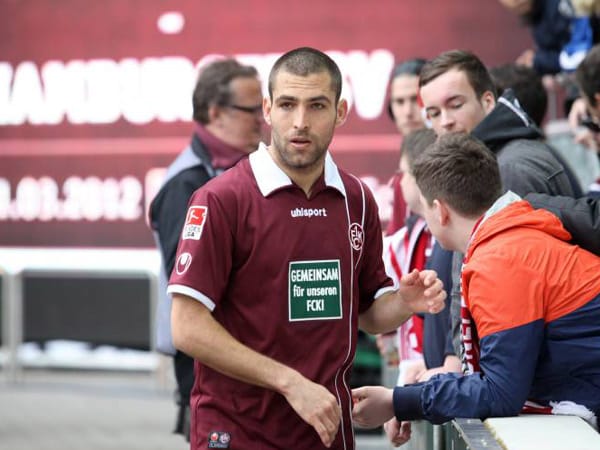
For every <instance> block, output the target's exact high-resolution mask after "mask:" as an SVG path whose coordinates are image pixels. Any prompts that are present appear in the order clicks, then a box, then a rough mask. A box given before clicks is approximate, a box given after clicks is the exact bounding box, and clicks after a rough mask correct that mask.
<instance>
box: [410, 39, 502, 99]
mask: <svg viewBox="0 0 600 450" xmlns="http://www.w3.org/2000/svg"><path fill="white" fill-rule="evenodd" d="M453 69H456V70H459V71H461V72H464V73H465V75H466V76H467V80H468V81H469V84H470V85H471V87H472V88H473V90H474V91H475V94H477V97H479V98H481V96H482V95H483V94H484V93H485V92H487V91H489V92H491V93H492V94H494V97H496V88H495V87H494V83H493V82H492V78H491V77H490V74H489V73H488V71H487V69H486V67H485V65H484V64H483V62H481V60H480V59H479V58H478V57H477V56H475V54H474V53H471V52H469V51H467V50H449V51H447V52H444V53H442V54H440V55H438V56H436V57H435V58H433V59H432V60H430V61H428V62H426V63H425V65H424V66H423V69H422V70H421V75H420V76H419V87H423V86H425V85H427V84H428V83H429V82H431V81H433V80H435V79H436V78H437V77H439V76H440V75H443V74H445V73H446V72H449V71H450V70H453Z"/></svg>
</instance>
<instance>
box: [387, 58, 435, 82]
mask: <svg viewBox="0 0 600 450" xmlns="http://www.w3.org/2000/svg"><path fill="white" fill-rule="evenodd" d="M426 62H427V60H426V59H424V58H412V59H407V60H404V61H402V62H400V63H398V64H396V66H395V67H394V69H393V70H392V76H391V77H390V80H394V79H395V78H398V77H400V76H402V75H413V76H417V77H418V76H419V74H420V73H421V69H423V66H424V65H425V63H426Z"/></svg>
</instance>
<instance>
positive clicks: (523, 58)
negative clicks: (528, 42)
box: [515, 48, 535, 67]
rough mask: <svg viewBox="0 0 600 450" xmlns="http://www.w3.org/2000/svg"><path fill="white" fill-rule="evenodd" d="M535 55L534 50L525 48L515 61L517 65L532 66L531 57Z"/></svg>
mask: <svg viewBox="0 0 600 450" xmlns="http://www.w3.org/2000/svg"><path fill="white" fill-rule="evenodd" d="M534 57H535V52H534V51H533V50H532V49H530V48H528V49H527V50H525V51H524V52H523V53H521V55H520V56H519V57H518V58H517V60H516V61H515V62H516V63H517V64H518V65H519V66H526V67H533V59H534Z"/></svg>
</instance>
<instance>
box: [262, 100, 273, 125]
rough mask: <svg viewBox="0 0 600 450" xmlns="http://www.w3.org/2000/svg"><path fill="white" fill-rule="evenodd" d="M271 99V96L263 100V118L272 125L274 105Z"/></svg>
mask: <svg viewBox="0 0 600 450" xmlns="http://www.w3.org/2000/svg"><path fill="white" fill-rule="evenodd" d="M272 106H273V105H272V103H271V99H270V98H269V97H264V98H263V102H262V107H263V118H264V119H265V122H266V123H267V125H271V107H272Z"/></svg>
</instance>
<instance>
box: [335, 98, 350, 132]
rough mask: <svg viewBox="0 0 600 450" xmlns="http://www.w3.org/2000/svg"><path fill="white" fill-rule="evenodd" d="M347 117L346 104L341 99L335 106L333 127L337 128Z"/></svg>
mask: <svg viewBox="0 0 600 450" xmlns="http://www.w3.org/2000/svg"><path fill="white" fill-rule="evenodd" d="M347 117H348V102H347V101H346V99H344V98H343V99H341V100H340V101H339V102H338V104H337V110H336V118H335V126H336V127H339V126H340V125H342V124H343V123H344V122H345V121H346V118H347Z"/></svg>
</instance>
